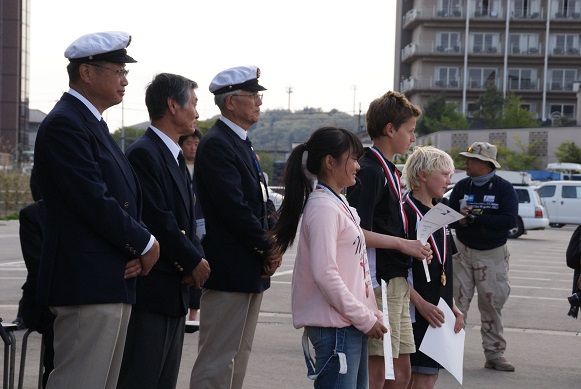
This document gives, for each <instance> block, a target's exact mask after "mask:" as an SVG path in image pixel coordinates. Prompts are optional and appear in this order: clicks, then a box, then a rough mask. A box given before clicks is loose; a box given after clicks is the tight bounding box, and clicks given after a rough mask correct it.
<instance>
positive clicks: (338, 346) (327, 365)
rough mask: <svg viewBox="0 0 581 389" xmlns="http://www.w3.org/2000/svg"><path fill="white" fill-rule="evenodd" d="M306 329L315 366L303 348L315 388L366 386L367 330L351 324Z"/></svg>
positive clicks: (364, 388)
mask: <svg viewBox="0 0 581 389" xmlns="http://www.w3.org/2000/svg"><path fill="white" fill-rule="evenodd" d="M305 330H306V334H307V336H308V338H309V340H310V342H311V344H312V345H313V347H314V349H315V365H314V368H313V364H312V363H311V359H310V358H309V355H308V354H307V353H306V351H305V360H306V362H307V370H308V376H309V378H311V379H314V380H315V386H314V387H315V389H368V388H369V377H368V372H367V335H366V334H364V333H363V332H361V331H359V330H358V329H357V328H355V327H353V326H350V327H344V328H327V327H306V328H305ZM303 346H306V345H305V344H304V345H303ZM343 355H344V358H343Z"/></svg>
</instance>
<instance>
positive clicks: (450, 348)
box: [420, 297, 466, 385]
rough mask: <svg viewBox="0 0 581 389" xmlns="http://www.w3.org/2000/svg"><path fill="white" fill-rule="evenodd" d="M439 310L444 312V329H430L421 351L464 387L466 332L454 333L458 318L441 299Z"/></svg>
mask: <svg viewBox="0 0 581 389" xmlns="http://www.w3.org/2000/svg"><path fill="white" fill-rule="evenodd" d="M438 308H440V309H441V310H442V311H443V312H444V320H445V322H444V324H442V327H436V328H433V327H431V326H429V327H428V330H427V331H426V335H425V336H424V339H423V340H422V344H421V345H420V351H421V352H423V353H424V354H426V355H427V356H429V357H430V358H432V359H433V360H434V361H436V362H438V363H439V364H440V365H442V366H443V367H444V368H445V369H446V370H448V372H449V373H450V374H452V375H453V376H454V378H456V380H458V382H459V383H460V385H462V376H463V374H462V370H463V367H464V340H465V338H466V332H465V331H464V329H462V330H460V332H458V333H457V334H456V333H454V324H455V323H456V317H455V316H454V313H453V312H452V310H451V309H450V307H449V306H448V304H446V302H445V301H444V300H443V299H442V298H441V297H440V301H439V302H438Z"/></svg>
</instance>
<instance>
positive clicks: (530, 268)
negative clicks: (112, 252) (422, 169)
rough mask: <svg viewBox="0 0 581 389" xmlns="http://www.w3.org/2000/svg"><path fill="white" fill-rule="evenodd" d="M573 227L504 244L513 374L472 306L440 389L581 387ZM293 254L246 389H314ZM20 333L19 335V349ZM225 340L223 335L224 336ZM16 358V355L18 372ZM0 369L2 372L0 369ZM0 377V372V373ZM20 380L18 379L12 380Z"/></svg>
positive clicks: (186, 363)
mask: <svg viewBox="0 0 581 389" xmlns="http://www.w3.org/2000/svg"><path fill="white" fill-rule="evenodd" d="M17 223H18V222H0V247H2V249H1V250H0V317H2V318H3V319H4V320H5V321H12V320H13V318H14V317H15V315H16V309H17V304H18V299H19V296H20V286H21V285H22V282H23V281H24V278H25V275H26V269H25V268H24V264H23V262H22V259H21V257H20V247H19V243H18V236H17V233H18V225H17ZM573 229H574V228H573V226H565V227H564V228H561V229H554V228H549V229H547V230H544V231H529V232H528V233H527V234H525V235H523V236H521V237H520V238H519V239H515V240H509V247H510V251H511V258H510V272H509V275H510V278H511V286H512V291H511V296H510V298H509V300H508V302H507V304H506V306H505V308H504V310H503V315H504V324H505V337H506V339H507V343H508V348H507V352H506V357H507V358H508V359H509V360H510V361H511V362H512V363H513V364H514V365H515V366H516V371H515V372H514V373H506V372H499V371H495V370H488V369H484V355H483V352H482V346H481V338H480V327H479V325H480V323H479V314H478V308H477V306H476V303H473V304H472V307H471V309H470V311H469V314H468V322H467V327H466V343H465V351H464V372H463V374H464V377H463V385H462V386H461V385H460V384H459V383H458V382H457V381H456V380H455V378H454V377H452V376H451V375H450V374H449V373H447V372H446V371H442V372H441V373H440V377H439V379H438V383H437V385H436V387H438V388H450V389H454V388H462V387H464V388H469V389H472V388H476V389H479V388H491V387H494V388H511V389H512V388H515V389H524V388H527V389H529V388H535V389H537V388H539V389H543V388H547V389H549V388H550V389H560V388H567V389H569V388H576V387H579V380H580V378H581V375H580V374H579V370H578V369H579V363H578V356H579V352H578V350H579V348H580V347H581V340H580V339H579V335H580V329H581V321H579V320H575V319H572V318H570V317H568V316H567V315H566V313H567V311H568V309H569V305H568V303H567V299H566V298H567V296H568V295H570V293H571V289H570V288H571V280H572V270H570V269H568V268H567V267H566V265H565V249H566V245H567V243H568V241H569V237H570V236H571V234H572V232H573ZM294 255H295V253H294V251H291V252H289V253H287V254H286V255H285V258H284V261H283V265H282V267H281V268H280V269H279V270H278V271H277V273H276V274H275V277H273V279H272V286H271V288H270V289H269V290H268V291H267V292H266V293H265V296H264V299H263V303H262V309H261V314H260V318H259V323H258V326H257V330H256V336H255V340H254V348H253V352H252V356H251V358H250V364H249V367H248V373H247V376H246V381H245V387H246V388H251V389H272V388H276V389H286V388H292V389H295V388H307V387H312V383H311V381H309V380H308V379H307V378H306V367H305V362H304V359H303V355H302V349H301V335H302V331H300V330H296V329H294V328H293V326H292V319H291V315H290V281H291V277H292V267H293V264H294ZM23 334H24V331H18V332H17V342H18V347H19V346H20V344H21V343H20V340H21V338H22V335H23ZM224 335H225V336H227V334H224ZM197 341H198V335H197V333H194V334H186V336H185V343H184V351H183V358H182V366H181V370H180V376H179V380H178V388H180V389H182V388H188V385H189V381H190V372H191V368H192V366H193V363H194V361H195V357H196V351H197ZM39 343H40V337H39V336H38V335H36V334H35V335H31V337H30V340H29V347H28V357H27V364H26V366H27V369H26V373H25V385H24V387H25V388H36V379H37V374H38V356H39ZM19 358H20V350H18V355H17V364H18V361H19ZM0 369H2V367H1V366H0ZM0 373H2V372H1V370H0ZM17 379H18V377H17Z"/></svg>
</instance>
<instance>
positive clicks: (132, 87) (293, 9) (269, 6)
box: [30, 0, 395, 130]
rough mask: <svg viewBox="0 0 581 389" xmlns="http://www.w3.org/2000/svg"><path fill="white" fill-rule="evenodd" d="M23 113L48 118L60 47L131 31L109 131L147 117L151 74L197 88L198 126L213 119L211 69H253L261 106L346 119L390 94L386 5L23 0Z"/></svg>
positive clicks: (62, 85) (390, 34)
mask: <svg viewBox="0 0 581 389" xmlns="http://www.w3.org/2000/svg"><path fill="white" fill-rule="evenodd" d="M30 3H31V7H30V15H31V22H30V24H31V26H30V32H31V34H30V39H31V57H30V64H31V73H30V107H31V108H35V109H40V110H41V111H43V112H45V113H48V112H49V111H50V109H51V108H52V107H53V106H54V104H55V102H56V101H57V100H58V99H59V98H60V96H61V95H62V93H63V92H64V91H66V90H67V89H68V78H67V74H66V65H67V63H68V61H67V60H66V59H65V57H64V51H65V49H66V48H67V47H68V46H69V44H70V43H71V42H73V41H74V40H75V39H77V38H78V37H79V36H81V35H84V34H87V33H91V32H97V31H112V30H122V31H127V32H128V33H129V34H131V35H132V42H131V45H130V46H129V48H128V53H129V55H131V56H132V57H133V58H135V59H136V60H137V61H138V63H136V64H128V65H127V69H129V70H130V74H129V76H128V80H129V85H128V87H127V88H126V94H125V99H124V103H123V104H122V105H121V104H120V105H118V106H115V107H112V108H109V109H108V110H107V111H106V112H105V118H106V120H107V122H108V123H109V128H111V129H112V130H113V129H116V128H118V127H120V126H121V125H122V123H124V124H125V126H130V125H132V124H135V123H140V122H143V121H146V120H148V115H147V110H146V107H145V103H144V92H145V87H146V85H147V83H148V82H149V81H151V79H152V78H153V77H154V76H155V74H157V73H160V72H170V73H177V74H180V75H182V76H185V77H188V78H190V79H192V80H194V81H196V82H197V83H198V84H199V88H198V89H197V91H196V92H197V95H198V98H199V103H198V111H199V113H200V120H205V119H209V118H211V117H212V116H214V115H216V114H218V113H219V111H218V109H217V108H216V106H215V105H214V101H213V95H212V94H210V92H209V91H208V86H209V84H210V81H211V80H212V78H213V77H214V76H215V75H216V74H217V73H218V72H220V71H221V70H224V69H226V68H229V67H233V66H239V65H256V66H258V67H259V68H260V69H261V73H262V75H261V77H260V83H261V84H262V85H264V86H265V87H266V88H267V89H268V90H267V91H265V93H264V101H263V105H262V110H263V111H264V110H268V109H287V108H288V105H289V94H288V93H287V90H288V88H289V87H290V88H292V91H293V92H292V93H291V94H290V109H291V110H292V111H297V110H302V109H303V108H304V107H312V108H321V109H323V110H324V111H328V110H330V109H333V108H336V109H338V110H340V111H343V112H347V113H350V114H352V113H353V110H354V108H355V111H358V110H359V107H360V106H361V109H362V111H363V112H365V111H366V110H367V106H368V105H369V103H370V102H371V101H372V100H373V99H374V98H376V97H378V96H380V95H382V94H383V93H385V92H386V91H387V90H389V89H392V88H393V57H394V56H393V47H394V44H393V42H394V36H395V33H394V30H395V0H358V1H344V0H335V1H331V0H311V1H307V0H294V1H287V2H281V1H276V0H251V1H240V0H238V1H236V0H221V1H212V0H206V1H203V2H200V1H192V0H181V1H180V0H163V1H154V2H153V1H152V2H150V1H143V0H139V1H138V0H99V1H90V2H88V1H87V2H86V1H79V0H50V1H47V0H31V1H30Z"/></svg>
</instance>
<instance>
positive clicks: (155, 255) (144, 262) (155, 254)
mask: <svg viewBox="0 0 581 389" xmlns="http://www.w3.org/2000/svg"><path fill="white" fill-rule="evenodd" d="M158 259H159V243H158V242H157V239H154V240H153V246H151V248H150V249H149V251H148V252H146V253H145V254H143V255H142V256H141V257H140V258H139V260H140V261H141V275H142V276H146V275H148V274H149V271H150V270H151V269H152V268H153V266H154V265H155V263H156V262H157V260H158Z"/></svg>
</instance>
